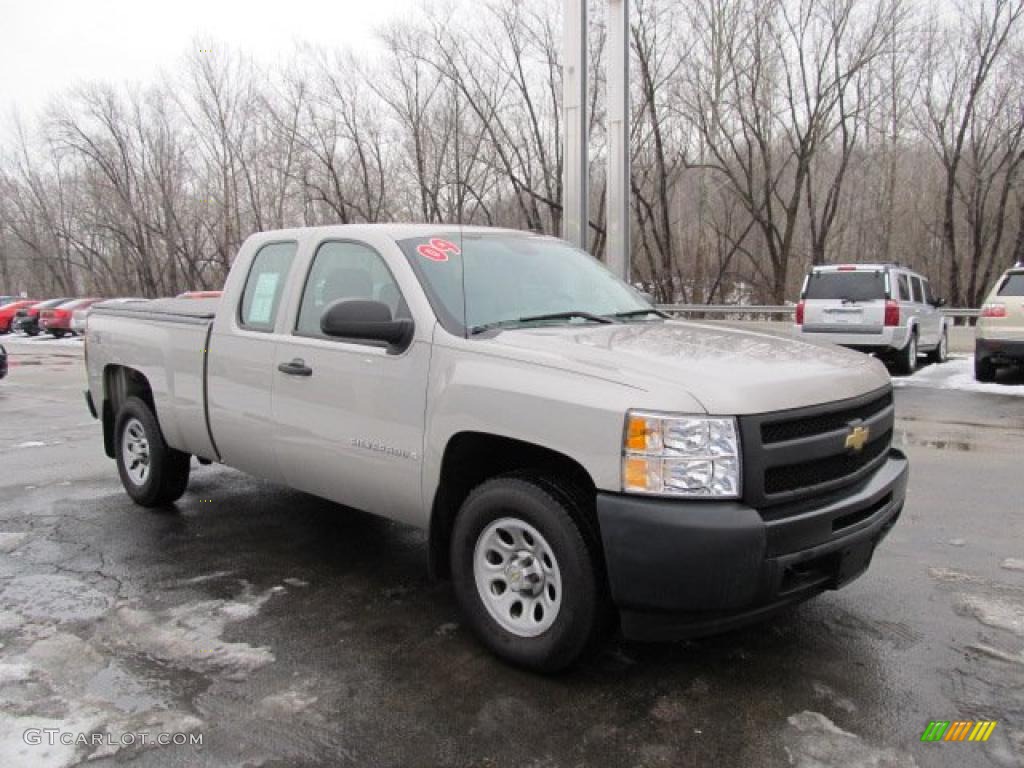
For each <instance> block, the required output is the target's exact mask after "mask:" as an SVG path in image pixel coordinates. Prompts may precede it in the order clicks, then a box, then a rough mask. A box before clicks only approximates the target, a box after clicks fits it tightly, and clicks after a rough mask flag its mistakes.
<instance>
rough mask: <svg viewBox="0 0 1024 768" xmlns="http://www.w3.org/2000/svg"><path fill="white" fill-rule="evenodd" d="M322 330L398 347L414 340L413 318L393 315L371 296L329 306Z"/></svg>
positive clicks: (322, 319)
mask: <svg viewBox="0 0 1024 768" xmlns="http://www.w3.org/2000/svg"><path fill="white" fill-rule="evenodd" d="M320 330H322V331H323V332H324V333H325V334H327V335H328V336H334V337H337V338H342V339H355V340H358V341H378V342H384V343H385V344H387V345H388V346H390V347H394V348H395V349H396V350H400V349H405V347H407V346H408V345H409V342H410V341H412V331H413V324H412V320H408V319H405V318H401V319H399V320H395V319H393V318H392V317H391V308H390V307H389V306H388V305H387V304H385V303H384V302H381V301H373V300H371V299H340V300H338V301H335V302H333V303H331V304H329V305H328V306H327V309H325V310H324V313H323V315H322V316H321V317H320Z"/></svg>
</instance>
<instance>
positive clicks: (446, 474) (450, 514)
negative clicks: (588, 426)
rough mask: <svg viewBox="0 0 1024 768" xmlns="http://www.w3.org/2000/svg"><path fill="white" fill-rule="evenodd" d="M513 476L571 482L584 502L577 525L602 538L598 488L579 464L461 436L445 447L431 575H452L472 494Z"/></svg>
mask: <svg viewBox="0 0 1024 768" xmlns="http://www.w3.org/2000/svg"><path fill="white" fill-rule="evenodd" d="M514 472H522V473H529V474H536V475H540V476H544V477H546V478H557V479H558V480H561V481H564V482H567V483H568V485H569V486H570V487H571V488H573V489H576V490H577V491H578V492H580V493H582V494H583V495H584V496H585V500H589V503H585V504H580V505H577V506H579V507H580V508H581V509H580V512H579V513H580V514H582V515H583V516H584V519H582V520H579V521H578V522H579V523H580V524H581V525H584V526H586V527H587V529H588V530H589V531H590V532H592V533H593V534H594V535H595V536H596V535H598V526H597V513H596V511H595V510H594V499H595V487H594V481H593V480H592V479H591V477H590V474H589V473H588V472H587V470H585V469H584V468H583V466H582V465H580V464H579V462H577V461H575V460H574V459H571V458H569V457H568V456H566V455H565V454H562V453H559V452H557V451H553V450H551V449H550V448H544V447H543V446H540V445H535V444H533V443H527V442H524V441H522V440H514V439H512V438H508V437H501V436H499V435H491V434H487V433H483V432H460V433H459V434H457V435H455V436H453V437H452V438H451V439H450V440H449V441H448V445H447V446H446V447H445V452H444V458H443V460H442V462H441V479H440V482H439V484H438V488H437V493H435V494H434V504H433V509H432V510H431V516H430V544H429V549H430V552H429V556H430V572H431V574H432V575H434V576H435V577H438V578H448V577H449V575H450V566H449V557H448V549H449V544H450V541H451V534H452V528H453V526H454V523H455V516H456V514H458V511H459V508H460V507H461V506H462V502H463V501H465V500H466V497H467V496H468V495H469V492H470V491H472V490H473V489H474V488H475V487H477V486H478V485H480V483H482V482H484V481H485V480H488V479H490V478H492V477H497V476H498V475H505V474H510V473H514Z"/></svg>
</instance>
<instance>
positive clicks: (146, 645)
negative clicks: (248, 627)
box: [104, 590, 274, 679]
mask: <svg viewBox="0 0 1024 768" xmlns="http://www.w3.org/2000/svg"><path fill="white" fill-rule="evenodd" d="M273 594H274V592H273V591H272V590H267V591H266V592H264V593H263V594H262V595H257V596H253V595H251V594H248V593H246V594H244V595H243V596H242V597H241V598H240V599H238V600H203V601H200V602H197V603H186V604H184V605H179V606H176V607H174V608H170V609H167V610H165V611H160V612H156V613H154V612H151V611H147V610H143V609H139V608H129V607H121V608H118V609H117V610H116V611H115V613H114V614H113V617H112V619H111V621H110V623H109V626H107V627H106V628H105V629H104V634H105V635H106V636H107V638H108V641H109V642H111V643H113V644H116V645H121V646H129V647H132V648H134V649H135V650H137V651H141V652H142V653H145V654H147V655H149V656H152V657H153V658H157V659H160V660H162V661H166V662H170V663H173V664H179V665H181V666H184V667H186V668H188V669H192V670H196V671H200V672H208V671H219V672H224V673H226V674H227V676H228V677H229V678H231V679H244V678H245V677H246V676H247V675H248V674H249V673H250V672H252V671H253V670H256V669H259V668H260V667H262V666H264V665H265V664H269V663H271V662H272V661H274V654H273V653H271V651H270V649H269V648H266V647H263V646H252V645H249V644H248V643H233V642H228V641H226V640H223V639H222V638H221V635H222V634H223V633H224V630H225V628H226V627H227V625H228V624H230V623H233V622H238V621H244V620H245V619H250V618H252V617H253V616H255V615H256V614H257V613H259V610H260V608H261V607H262V606H263V604H264V603H266V602H267V600H269V599H270V597H271V595H273Z"/></svg>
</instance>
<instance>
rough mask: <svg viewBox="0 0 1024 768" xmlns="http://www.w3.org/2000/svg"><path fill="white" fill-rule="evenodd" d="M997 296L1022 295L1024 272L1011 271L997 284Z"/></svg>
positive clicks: (1023, 293)
mask: <svg viewBox="0 0 1024 768" xmlns="http://www.w3.org/2000/svg"><path fill="white" fill-rule="evenodd" d="M998 295H999V296H1024V272H1011V273H1010V274H1008V275H1007V276H1006V280H1004V281H1003V284H1002V285H1001V286H999V294H998Z"/></svg>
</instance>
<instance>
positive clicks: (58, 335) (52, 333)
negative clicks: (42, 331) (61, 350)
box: [50, 331, 64, 339]
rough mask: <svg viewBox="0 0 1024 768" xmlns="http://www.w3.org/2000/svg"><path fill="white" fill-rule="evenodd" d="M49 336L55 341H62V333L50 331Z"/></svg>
mask: <svg viewBox="0 0 1024 768" xmlns="http://www.w3.org/2000/svg"><path fill="white" fill-rule="evenodd" d="M50 335H51V336H53V338H55V339H63V338H64V331H50Z"/></svg>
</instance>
